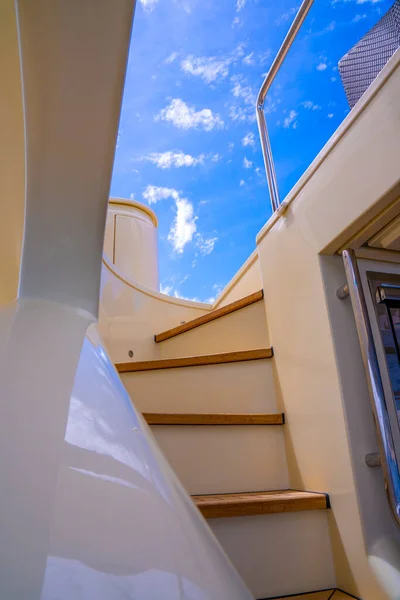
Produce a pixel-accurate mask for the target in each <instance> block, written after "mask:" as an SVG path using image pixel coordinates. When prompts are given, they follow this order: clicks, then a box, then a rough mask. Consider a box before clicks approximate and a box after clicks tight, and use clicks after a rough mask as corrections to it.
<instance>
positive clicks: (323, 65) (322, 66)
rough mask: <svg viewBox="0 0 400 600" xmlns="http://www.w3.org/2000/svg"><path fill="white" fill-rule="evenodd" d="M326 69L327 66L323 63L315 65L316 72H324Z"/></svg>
mask: <svg viewBox="0 0 400 600" xmlns="http://www.w3.org/2000/svg"><path fill="white" fill-rule="evenodd" d="M327 68H328V65H327V64H326V63H324V62H320V63H319V64H318V65H317V71H325V69H327Z"/></svg>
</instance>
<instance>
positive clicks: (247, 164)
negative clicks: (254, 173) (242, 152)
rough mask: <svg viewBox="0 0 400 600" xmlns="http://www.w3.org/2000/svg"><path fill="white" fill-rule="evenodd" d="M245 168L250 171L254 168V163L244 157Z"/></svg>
mask: <svg viewBox="0 0 400 600" xmlns="http://www.w3.org/2000/svg"><path fill="white" fill-rule="evenodd" d="M243 166H244V168H245V169H250V168H251V167H252V166H253V163H252V162H251V160H249V159H248V158H246V157H244V159H243Z"/></svg>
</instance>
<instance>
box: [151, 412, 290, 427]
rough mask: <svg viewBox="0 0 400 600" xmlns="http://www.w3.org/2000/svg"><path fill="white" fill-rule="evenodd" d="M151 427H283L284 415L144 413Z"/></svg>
mask: <svg viewBox="0 0 400 600" xmlns="http://www.w3.org/2000/svg"><path fill="white" fill-rule="evenodd" d="M143 416H144V418H145V419H146V421H147V423H148V424H149V425H283V424H284V422H285V420H284V416H283V414H282V413H272V414H269V413H143Z"/></svg>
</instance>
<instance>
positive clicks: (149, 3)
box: [140, 0, 158, 12]
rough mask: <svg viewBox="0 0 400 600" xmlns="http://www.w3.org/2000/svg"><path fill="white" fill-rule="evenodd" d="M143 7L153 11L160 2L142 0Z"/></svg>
mask: <svg viewBox="0 0 400 600" xmlns="http://www.w3.org/2000/svg"><path fill="white" fill-rule="evenodd" d="M140 2H141V4H142V6H143V8H144V9H145V10H147V11H148V12H151V11H152V10H153V9H154V7H155V5H156V4H158V0H140Z"/></svg>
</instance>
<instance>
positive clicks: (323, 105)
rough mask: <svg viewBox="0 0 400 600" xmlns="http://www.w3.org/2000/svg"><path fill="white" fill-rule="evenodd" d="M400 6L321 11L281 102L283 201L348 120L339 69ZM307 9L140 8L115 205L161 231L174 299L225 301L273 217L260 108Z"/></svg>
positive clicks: (167, 287) (381, 3)
mask: <svg viewBox="0 0 400 600" xmlns="http://www.w3.org/2000/svg"><path fill="white" fill-rule="evenodd" d="M392 3H393V2H392V0H315V5H314V6H313V7H312V9H311V11H310V13H309V15H308V17H307V19H306V21H305V23H304V25H303V28H302V30H301V32H300V33H299V36H298V38H297V40H296V42H295V44H294V45H293V47H292V50H291V52H290V53H289V55H288V57H287V59H286V61H285V63H284V65H283V67H282V69H281V71H280V72H279V74H278V76H277V78H276V80H275V82H274V84H273V86H272V88H271V89H270V92H269V95H268V98H267V106H266V113H267V123H268V127H269V132H270V137H271V145H272V150H273V154H274V159H275V165H276V171H277V177H278V184H279V190H280V195H281V199H283V198H284V197H285V196H286V194H287V193H288V192H289V191H290V189H291V188H292V187H293V185H294V184H295V183H296V181H297V180H298V178H299V177H300V176H301V174H302V173H303V172H304V171H305V169H306V168H307V166H308V165H309V164H310V163H311V162H312V160H313V158H314V157H315V156H316V155H317V154H318V152H319V150H320V149H321V148H322V147H323V146H324V144H325V143H326V142H327V141H328V139H329V138H330V136H331V135H332V133H333V132H334V131H335V129H336V128H337V127H338V125H339V124H340V123H341V122H342V120H343V118H344V117H345V116H346V114H347V113H348V110H349V109H348V104H347V101H346V98H345V94H344V91H343V88H342V85H341V81H340V76H339V73H338V70H337V63H338V60H339V59H340V58H341V57H342V56H343V55H344V54H345V53H346V52H347V51H348V50H349V49H350V48H351V47H352V46H353V45H354V43H355V42H356V41H358V40H359V39H360V37H362V35H363V34H364V33H365V32H366V31H368V30H369V29H370V28H371V27H372V26H373V25H374V24H375V23H376V22H377V20H378V19H379V18H380V16H382V15H383V14H384V13H385V12H386V11H387V10H388V8H389V7H390V6H391V5H392ZM298 6H299V3H295V2H293V1H291V0H279V1H272V0H138V2H137V8H136V15H135V20H134V24H133V32H132V41H131V48H130V54H129V62H128V68H127V77H126V85H125V92H124V98H123V105H122V114H121V122H120V129H119V135H118V144H117V150H116V156H115V164H114V173H113V179H112V185H111V195H112V196H121V197H126V198H133V199H135V200H138V201H141V202H145V203H147V204H149V205H150V206H151V208H153V209H154V210H155V212H156V214H157V216H158V219H159V266H160V283H161V291H164V292H165V293H169V294H170V295H177V296H181V297H185V298H190V299H197V300H201V301H212V299H213V298H215V296H216V295H217V294H218V292H219V291H220V290H221V289H222V288H223V287H224V286H225V285H226V284H227V283H228V281H229V280H230V279H231V278H232V277H233V275H234V274H235V272H236V271H237V270H238V268H239V267H240V266H241V265H242V264H243V262H244V261H245V260H246V258H247V257H248V256H249V255H250V253H251V252H252V251H253V250H254V248H255V237H256V235H257V233H258V231H259V230H260V229H261V227H262V226H263V225H264V223H265V222H266V221H267V220H268V218H269V216H270V215H271V208H270V200H269V195H268V188H267V185H266V179H265V171H264V165H263V160H262V153H261V148H260V142H259V137H258V130H257V122H256V118H255V100H256V96H257V92H258V90H259V88H260V86H261V83H262V81H263V78H264V76H265V74H266V73H267V71H268V69H269V67H270V65H271V62H272V60H273V58H274V56H275V54H276V52H277V50H278V48H279V46H280V44H281V43H282V40H283V38H284V36H285V34H286V32H287V29H288V27H289V25H290V23H291V20H292V19H293V17H294V13H295V11H296V8H297V7H298Z"/></svg>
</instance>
